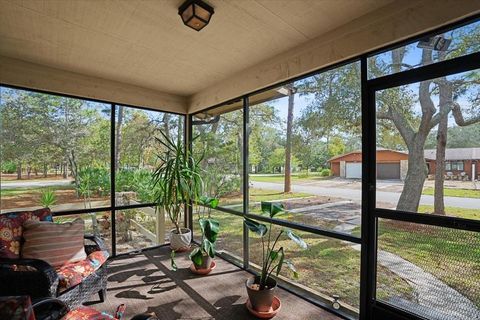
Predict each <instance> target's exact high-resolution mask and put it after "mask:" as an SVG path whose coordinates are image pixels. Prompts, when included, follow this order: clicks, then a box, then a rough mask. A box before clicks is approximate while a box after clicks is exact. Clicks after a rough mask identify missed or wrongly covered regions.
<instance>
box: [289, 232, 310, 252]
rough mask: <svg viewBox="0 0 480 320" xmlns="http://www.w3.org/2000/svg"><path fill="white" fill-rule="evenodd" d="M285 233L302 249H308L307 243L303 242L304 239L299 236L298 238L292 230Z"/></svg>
mask: <svg viewBox="0 0 480 320" xmlns="http://www.w3.org/2000/svg"><path fill="white" fill-rule="evenodd" d="M285 233H286V234H287V235H288V237H289V238H290V239H292V240H293V241H294V242H295V243H296V244H298V245H299V246H300V248H302V249H304V250H305V249H307V248H308V246H307V244H306V243H305V241H303V239H302V238H300V237H299V236H297V235H296V234H295V233H293V231H292V230H290V229H285Z"/></svg>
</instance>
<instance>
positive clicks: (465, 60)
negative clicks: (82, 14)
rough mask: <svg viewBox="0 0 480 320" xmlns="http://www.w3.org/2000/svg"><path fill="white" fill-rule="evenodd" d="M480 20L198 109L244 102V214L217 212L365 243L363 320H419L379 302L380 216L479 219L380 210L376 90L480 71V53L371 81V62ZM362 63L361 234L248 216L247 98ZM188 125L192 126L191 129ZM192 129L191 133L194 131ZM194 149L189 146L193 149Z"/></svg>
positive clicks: (471, 226)
mask: <svg viewBox="0 0 480 320" xmlns="http://www.w3.org/2000/svg"><path fill="white" fill-rule="evenodd" d="M477 21H480V14H475V15H472V16H470V17H467V18H463V19H461V20H459V21H457V22H454V23H450V24H446V25H444V26H441V27H439V28H435V29H434V30H432V31H429V32H425V33H423V34H421V35H416V36H412V37H410V38H407V39H405V40H403V41H399V42H397V43H395V44H393V45H388V46H385V47H382V48H380V49H377V50H373V51H370V52H367V53H365V54H361V55H359V56H356V57H353V58H350V59H347V60H344V61H341V62H339V63H335V64H333V65H331V66H327V67H324V68H320V69H318V70H315V71H312V72H309V73H306V74H304V75H300V76H297V77H293V78H291V79H288V80H285V81H281V82H279V83H275V84H272V85H270V86H268V87H265V88H262V89H259V90H255V91H252V92H250V93H247V94H245V95H242V96H240V97H235V98H233V99H230V100H228V101H226V102H222V103H219V104H216V105H213V106H211V107H208V108H205V109H202V110H200V111H197V112H194V113H192V114H189V118H190V119H192V117H193V116H195V114H199V113H202V112H205V111H208V110H211V109H215V108H218V107H221V106H223V105H228V104H231V103H234V102H235V101H238V99H243V101H244V105H243V108H244V134H243V139H244V141H243V146H244V148H245V150H244V153H243V154H244V155H245V159H243V161H244V166H243V171H244V181H243V182H244V185H245V188H244V199H243V200H244V206H243V208H244V211H243V213H240V212H236V211H233V210H229V209H227V208H222V207H218V208H216V210H219V211H223V212H227V213H230V214H234V215H239V216H244V217H248V218H251V219H255V220H258V221H263V222H270V221H272V223H273V224H274V225H279V226H285V227H290V228H292V229H298V230H301V231H306V232H310V233H314V234H318V235H322V236H326V237H331V238H334V239H341V240H344V241H349V242H353V243H358V244H361V262H360V264H361V271H360V313H359V319H360V320H367V319H368V320H370V319H385V317H388V318H389V319H392V320H396V319H421V318H420V317H419V316H418V315H415V314H413V313H410V312H407V311H405V310H402V309H399V308H395V307H392V306H390V305H388V304H385V303H382V302H381V301H377V300H376V299H375V290H376V254H377V251H376V250H377V242H376V241H377V240H376V235H377V220H378V218H386V219H391V220H399V221H408V222H414V223H422V224H427V225H435V226H441V227H449V228H455V229H461V230H470V231H475V232H480V221H475V220H469V219H462V218H456V217H446V216H437V215H422V214H418V213H411V212H401V211H396V210H389V209H380V208H376V111H375V110H376V106H375V92H376V91H378V90H381V89H386V88H388V87H394V86H399V85H402V84H410V83H415V82H419V81H422V80H426V79H433V78H438V77H441V76H444V75H449V74H456V73H461V72H464V71H468V70H472V69H478V68H480V52H476V53H471V54H468V55H464V56H461V57H458V58H454V59H450V60H446V61H442V62H435V63H433V64H430V65H426V66H421V67H417V68H415V69H411V70H405V71H401V72H398V73H393V74H390V75H386V76H382V77H377V78H371V79H368V58H369V57H372V56H375V55H377V54H380V53H384V52H387V51H390V50H393V49H395V48H398V47H401V46H405V45H408V44H410V43H413V42H416V41H419V40H420V39H422V38H425V37H429V36H435V35H438V34H439V33H442V32H445V31H448V30H451V29H454V28H459V27H461V26H465V25H468V24H471V23H474V22H477ZM358 60H360V68H361V72H360V76H361V101H362V113H361V114H362V204H361V205H362V216H361V226H362V228H361V236H360V237H355V236H351V235H347V234H343V233H339V232H336V231H330V230H325V229H323V228H317V227H312V226H306V225H302V224H298V223H292V222H289V221H283V220H278V219H275V218H274V219H270V218H266V217H262V216H259V215H252V214H250V213H248V198H249V197H248V185H249V184H248V183H249V181H248V168H249V167H248V142H249V139H248V130H247V129H248V115H249V97H251V96H253V95H255V94H258V93H261V92H263V91H267V90H270V89H273V88H276V87H278V86H281V85H285V84H288V83H291V82H294V81H297V80H301V79H304V78H307V77H310V76H312V75H315V74H318V73H321V72H325V71H328V70H332V69H335V68H338V67H341V66H344V65H346V64H349V63H352V62H355V61H358ZM191 125H192V124H191V121H190V126H191ZM190 130H191V129H190ZM190 147H191V145H190ZM243 231H244V237H243V238H244V241H243V246H244V247H243V250H244V261H243V265H239V266H240V267H243V268H244V269H245V270H247V271H250V272H254V270H252V269H251V268H250V267H249V260H248V258H249V253H248V252H249V249H248V248H249V246H248V229H247V228H246V227H245V225H244V228H243ZM224 258H226V259H227V260H229V261H231V262H233V261H232V260H231V259H229V258H228V257H224ZM283 287H284V288H285V289H287V290H288V291H290V292H292V293H294V294H296V295H299V296H300V297H302V298H304V299H306V300H308V301H310V302H312V303H314V304H315V305H317V306H320V307H322V308H325V309H327V310H329V311H330V312H332V313H334V314H336V315H338V316H340V317H341V318H344V319H352V317H351V316H350V315H349V314H346V313H344V312H341V311H338V310H335V309H333V308H332V306H331V305H328V304H325V303H323V302H319V301H315V300H312V299H310V298H308V297H304V296H303V295H302V292H299V291H296V290H295V288H292V287H288V286H286V287H285V286H283Z"/></svg>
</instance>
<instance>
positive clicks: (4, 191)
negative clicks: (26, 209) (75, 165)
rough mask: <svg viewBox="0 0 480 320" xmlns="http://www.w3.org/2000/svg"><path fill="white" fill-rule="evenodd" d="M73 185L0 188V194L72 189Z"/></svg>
mask: <svg viewBox="0 0 480 320" xmlns="http://www.w3.org/2000/svg"><path fill="white" fill-rule="evenodd" d="M72 188H73V186H49V187H34V188H28V187H27V188H2V189H0V196H2V197H8V196H18V195H25V194H40V193H42V192H43V191H45V190H52V191H55V190H69V189H72Z"/></svg>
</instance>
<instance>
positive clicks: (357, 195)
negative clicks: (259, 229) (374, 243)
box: [251, 181, 480, 210]
mask: <svg viewBox="0 0 480 320" xmlns="http://www.w3.org/2000/svg"><path fill="white" fill-rule="evenodd" d="M251 184H252V186H253V187H254V188H263V189H270V190H279V191H281V190H283V183H273V182H257V181H252V182H251ZM292 191H293V192H303V193H310V194H314V195H317V196H330V197H337V198H343V199H348V200H354V201H360V200H361V199H362V191H361V190H360V189H346V188H336V187H332V186H329V187H328V188H327V187H322V186H315V185H311V184H309V185H300V184H293V185H292ZM399 198H400V193H398V192H386V191H377V201H381V202H389V203H392V207H394V206H395V205H396V204H397V202H398V199H399ZM420 204H423V205H433V196H429V195H423V196H422V197H421V199H420ZM445 206H448V207H457V208H465V209H478V210H480V199H475V198H457V197H445Z"/></svg>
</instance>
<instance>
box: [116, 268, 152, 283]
mask: <svg viewBox="0 0 480 320" xmlns="http://www.w3.org/2000/svg"><path fill="white" fill-rule="evenodd" d="M157 271H158V270H156V269H135V270H129V271H122V272H118V273H115V274H113V275H111V276H109V277H108V281H110V282H112V281H114V282H118V283H122V282H125V281H127V280H128V279H130V278H131V277H133V276H139V277H141V276H144V277H145V276H150V275H152V274H153V273H155V272H157Z"/></svg>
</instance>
